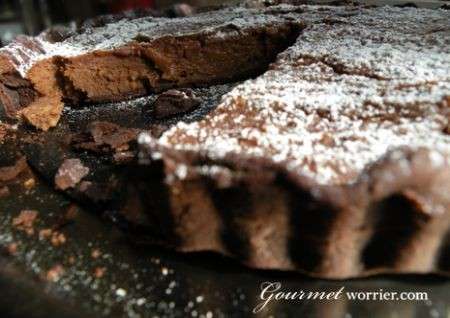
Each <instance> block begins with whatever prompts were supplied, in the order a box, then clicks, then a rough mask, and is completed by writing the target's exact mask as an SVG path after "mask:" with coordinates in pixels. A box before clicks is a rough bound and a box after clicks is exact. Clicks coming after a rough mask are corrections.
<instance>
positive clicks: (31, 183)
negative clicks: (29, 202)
mask: <svg viewBox="0 0 450 318" xmlns="http://www.w3.org/2000/svg"><path fill="white" fill-rule="evenodd" d="M23 186H24V187H25V189H27V190H30V189H33V188H34V187H35V186H36V180H35V179H34V178H30V179H28V180H26V181H25V182H24V183H23Z"/></svg>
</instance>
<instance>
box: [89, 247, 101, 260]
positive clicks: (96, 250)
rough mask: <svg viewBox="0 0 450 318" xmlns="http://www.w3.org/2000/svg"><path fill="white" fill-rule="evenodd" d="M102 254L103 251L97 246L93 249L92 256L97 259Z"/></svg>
mask: <svg viewBox="0 0 450 318" xmlns="http://www.w3.org/2000/svg"><path fill="white" fill-rule="evenodd" d="M101 255H102V252H100V250H99V249H97V248H96V249H94V250H92V253H91V257H92V258H93V259H97V258H99V257H100V256H101Z"/></svg>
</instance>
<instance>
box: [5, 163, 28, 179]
mask: <svg viewBox="0 0 450 318" xmlns="http://www.w3.org/2000/svg"><path fill="white" fill-rule="evenodd" d="M27 168H28V165H27V161H26V159H25V157H22V158H20V159H18V160H17V161H16V163H15V164H14V165H13V166H10V167H2V168H0V181H3V182H9V181H12V180H14V179H16V178H17V177H18V176H19V175H20V174H21V173H22V172H24V171H25V170H26V169H27Z"/></svg>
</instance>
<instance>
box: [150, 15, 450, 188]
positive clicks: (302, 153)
mask: <svg viewBox="0 0 450 318" xmlns="http://www.w3.org/2000/svg"><path fill="white" fill-rule="evenodd" d="M303 9H304V13H302V14H299V15H298V16H297V19H303V20H304V21H307V23H308V25H309V27H308V28H307V29H306V30H305V32H304V33H303V34H302V35H301V36H300V37H299V39H298V41H297V43H296V44H295V45H294V46H293V47H291V48H290V49H288V50H287V51H286V52H284V53H283V54H281V55H280V56H279V58H278V60H277V62H276V63H274V65H273V66H272V68H271V70H269V71H268V72H267V73H266V74H264V75H262V76H260V77H259V78H257V79H254V80H250V81H247V82H245V83H244V84H242V85H239V86H238V87H236V88H235V89H234V90H233V91H231V92H230V93H229V94H227V95H226V96H225V98H224V99H223V101H222V103H221V104H220V105H219V106H218V108H217V109H216V110H215V111H214V112H212V113H211V114H209V115H208V116H207V117H206V118H205V119H204V120H202V121H199V122H196V123H190V124H186V123H179V124H178V125H177V126H175V127H174V128H172V129H171V130H169V131H168V132H166V133H165V134H164V135H163V136H162V137H161V138H160V139H159V140H158V144H159V145H160V146H161V147H163V148H164V147H167V148H171V149H173V148H175V149H177V150H179V151H195V152H200V153H202V154H204V155H207V156H208V157H210V158H212V159H220V158H225V157H227V156H229V155H233V154H237V155H241V156H245V157H254V158H270V160H272V161H273V162H277V163H282V164H284V165H285V166H286V168H287V169H288V170H290V171H291V172H293V173H298V174H299V175H304V176H307V177H310V178H312V179H313V180H315V181H316V182H317V183H320V184H348V183H352V182H354V181H355V180H356V179H357V178H358V176H359V175H360V173H361V172H362V170H363V169H364V168H365V167H367V165H368V164H370V163H372V162H374V161H376V160H377V159H379V158H380V157H381V156H383V155H384V154H386V152H388V151H389V150H390V149H394V148H397V147H401V146H409V147H412V148H415V147H428V148H430V149H435V150H436V151H437V152H438V153H441V154H445V155H446V156H449V155H450V135H448V134H447V133H445V132H444V129H445V127H446V126H447V125H448V123H449V118H448V117H449V115H448V114H449V108H450V97H449V96H450V12H448V11H443V10H425V9H406V8H402V9H400V8H388V7H384V8H376V9H357V10H355V9H344V8H336V9H332V8H330V7H323V8H322V9H320V7H311V6H310V7H303ZM272 10H274V9H272ZM346 10H349V11H348V12H346ZM324 12H325V13H324ZM324 15H329V16H328V17H325V18H324ZM448 158H450V157H448Z"/></svg>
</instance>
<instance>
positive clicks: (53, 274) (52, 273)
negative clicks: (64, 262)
mask: <svg viewBox="0 0 450 318" xmlns="http://www.w3.org/2000/svg"><path fill="white" fill-rule="evenodd" d="M63 274H64V267H62V266H61V265H55V266H53V267H52V268H51V269H49V270H48V271H47V274H46V279H47V280H48V281H50V282H57V281H58V280H59V279H60V278H61V276H62V275H63Z"/></svg>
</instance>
